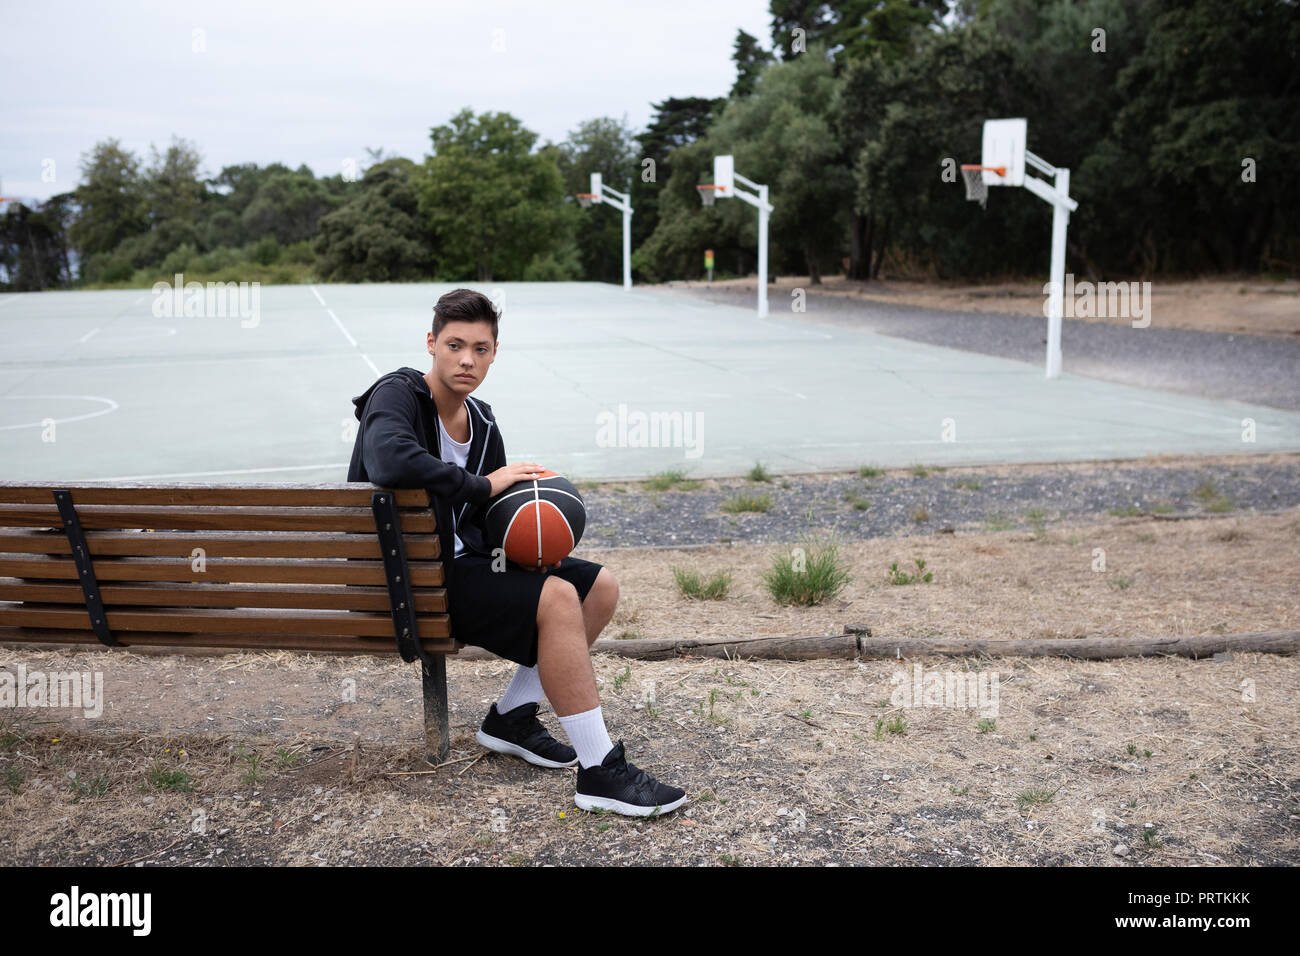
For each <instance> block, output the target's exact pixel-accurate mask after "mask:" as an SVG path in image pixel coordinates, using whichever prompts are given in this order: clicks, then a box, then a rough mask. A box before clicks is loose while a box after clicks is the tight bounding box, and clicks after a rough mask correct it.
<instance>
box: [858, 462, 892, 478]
mask: <svg viewBox="0 0 1300 956" xmlns="http://www.w3.org/2000/svg"><path fill="white" fill-rule="evenodd" d="M884 473H885V469H883V468H873V467H871V466H870V465H863V466H862V467H861V468H859V469H858V477H859V478H878V477H880V476H881V475H883V474H884Z"/></svg>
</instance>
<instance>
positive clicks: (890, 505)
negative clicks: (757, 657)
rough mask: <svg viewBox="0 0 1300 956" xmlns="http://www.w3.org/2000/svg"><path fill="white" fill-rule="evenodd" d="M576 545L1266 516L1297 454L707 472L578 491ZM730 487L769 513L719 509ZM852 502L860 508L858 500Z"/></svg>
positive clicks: (1295, 490) (1297, 476) (1299, 489)
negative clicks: (679, 480) (581, 514)
mask: <svg viewBox="0 0 1300 956" xmlns="http://www.w3.org/2000/svg"><path fill="white" fill-rule="evenodd" d="M581 490H582V495H583V498H584V500H585V502H586V505H587V528H586V532H585V534H584V535H583V538H582V543H583V544H584V545H586V546H587V547H596V548H599V547H610V548H615V547H647V546H651V547H653V546H659V547H681V546H683V545H711V544H726V543H741V542H745V543H772V542H781V543H788V542H792V541H795V540H797V539H799V538H800V537H801V536H802V535H804V534H807V533H809V532H812V531H833V532H835V533H836V534H838V535H839V536H840V537H841V538H842V539H844V540H866V539H868V538H877V537H884V536H889V535H894V534H903V533H906V534H917V533H924V531H925V530H926V529H929V530H930V531H931V532H932V533H935V534H938V533H943V532H945V531H948V530H950V529H951V530H956V529H958V528H964V529H972V528H974V529H978V530H1009V529H1012V528H1019V529H1031V528H1036V527H1038V526H1040V525H1043V524H1046V523H1050V522H1055V521H1061V520H1068V519H1077V518H1093V517H1097V516H1105V515H1121V516H1122V515H1136V514H1140V513H1143V512H1150V513H1155V514H1171V515H1200V514H1233V513H1248V512H1267V511H1276V510H1282V509H1287V508H1293V507H1296V506H1297V505H1300V455H1290V456H1288V455H1267V456H1259V457H1257V458H1239V459H1209V460H1196V459H1178V460H1175V461H1173V462H1171V463H1168V464H1146V463H1138V464H1130V463H1109V462H1106V463H1084V464H1066V465H1058V466H1052V465H1007V466H987V467H979V468H949V469H938V468H931V469H928V470H925V471H922V470H917V471H911V470H889V471H884V472H882V473H880V474H879V475H876V476H873V477H866V478H864V477H859V476H858V475H857V474H856V473H846V474H839V475H795V476H790V477H788V478H783V479H775V480H773V481H771V482H751V481H747V480H745V479H730V480H708V481H703V482H701V483H700V485H699V487H698V488H696V489H695V490H690V491H676V490H669V491H661V492H657V491H651V490H649V489H647V488H646V486H645V485H644V484H638V483H627V484H605V485H599V486H596V487H591V486H590V485H586V484H585V483H584V485H583V486H582V487H581ZM740 495H750V496H767V497H768V499H769V510H767V511H748V512H740V513H735V514H732V513H727V512H725V511H723V510H722V506H723V505H725V504H727V503H729V502H732V501H734V500H735V499H736V498H737V497H738V496H740ZM859 506H864V507H859Z"/></svg>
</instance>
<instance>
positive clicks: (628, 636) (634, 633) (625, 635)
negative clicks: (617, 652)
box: [614, 627, 645, 641]
mask: <svg viewBox="0 0 1300 956" xmlns="http://www.w3.org/2000/svg"><path fill="white" fill-rule="evenodd" d="M642 637H645V635H644V634H642V633H641V632H640V631H638V630H637V629H636V628H634V627H632V628H628V629H627V630H626V631H622V632H621V633H620V634H619V635H618V637H616V638H614V640H616V641H634V640H637V639H638V638H642Z"/></svg>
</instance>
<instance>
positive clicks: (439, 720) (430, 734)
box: [420, 654, 451, 767]
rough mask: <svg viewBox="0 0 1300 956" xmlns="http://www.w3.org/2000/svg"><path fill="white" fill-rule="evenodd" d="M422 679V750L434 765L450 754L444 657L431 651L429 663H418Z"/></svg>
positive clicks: (445, 659) (445, 661)
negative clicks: (430, 662) (432, 653)
mask: <svg viewBox="0 0 1300 956" xmlns="http://www.w3.org/2000/svg"><path fill="white" fill-rule="evenodd" d="M420 669H421V671H422V672H423V683H424V751H425V755H426V759H427V760H428V761H429V763H431V764H433V765H434V766H435V767H436V766H437V765H438V764H440V763H442V762H443V761H445V760H446V759H447V757H448V756H449V755H450V754H451V726H450V725H449V724H448V722H447V658H446V656H445V655H443V654H434V655H433V663H432V664H421V665H420Z"/></svg>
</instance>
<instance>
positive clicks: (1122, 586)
mask: <svg viewBox="0 0 1300 956" xmlns="http://www.w3.org/2000/svg"><path fill="white" fill-rule="evenodd" d="M1133 580H1134V578H1133V575H1131V574H1116V575H1115V576H1113V577H1110V578H1108V579H1107V581H1106V583H1107V584H1109V585H1110V586H1111V587H1112V588H1114V589H1115V590H1116V591H1127V590H1128V589H1129V588H1131V587H1132V586H1133Z"/></svg>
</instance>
